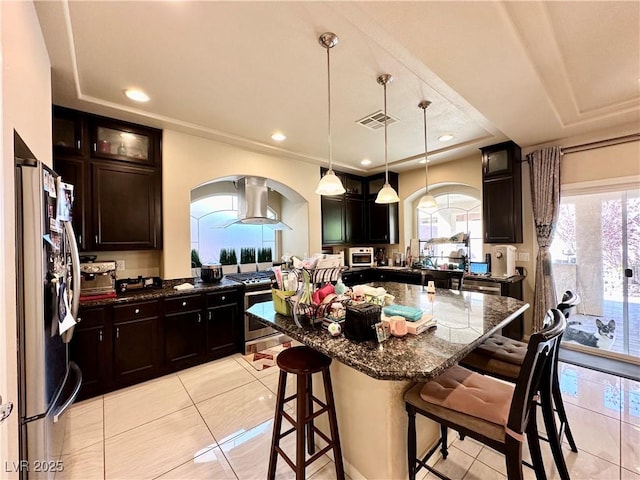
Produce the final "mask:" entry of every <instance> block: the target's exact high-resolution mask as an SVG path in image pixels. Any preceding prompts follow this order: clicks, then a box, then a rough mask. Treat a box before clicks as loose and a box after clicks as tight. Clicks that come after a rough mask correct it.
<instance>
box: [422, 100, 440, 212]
mask: <svg viewBox="0 0 640 480" xmlns="http://www.w3.org/2000/svg"><path fill="white" fill-rule="evenodd" d="M429 105H431V102H430V101H429V100H423V101H421V102H420V103H419V104H418V107H420V108H421V109H422V114H423V116H424V187H425V194H424V195H423V196H422V198H421V199H420V202H418V209H419V210H422V211H424V212H427V213H432V212H434V211H435V210H436V209H437V208H438V204H437V203H436V199H435V198H433V196H432V195H431V194H430V193H429V159H428V158H427V108H428V107H429Z"/></svg>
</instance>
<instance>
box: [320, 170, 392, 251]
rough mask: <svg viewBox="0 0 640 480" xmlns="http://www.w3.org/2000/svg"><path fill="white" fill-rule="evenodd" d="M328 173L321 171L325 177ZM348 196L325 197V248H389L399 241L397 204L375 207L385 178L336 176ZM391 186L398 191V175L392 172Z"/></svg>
mask: <svg viewBox="0 0 640 480" xmlns="http://www.w3.org/2000/svg"><path fill="white" fill-rule="evenodd" d="M325 171H326V170H325V169H321V171H320V173H321V175H324V173H325ZM336 175H337V176H338V177H339V178H340V179H341V180H342V183H343V185H344V187H345V190H346V192H345V193H344V194H343V195H335V196H323V197H322V199H321V200H320V202H321V207H322V244H323V245H344V244H347V245H356V244H389V243H397V242H398V239H399V227H398V204H391V205H379V204H376V203H375V197H376V195H377V193H378V190H380V188H382V186H383V185H384V178H385V177H384V174H382V175H374V176H372V177H366V178H365V177H359V176H357V175H349V174H346V173H341V172H336ZM389 183H390V184H391V185H392V186H393V188H395V189H396V190H397V189H398V175H397V174H396V173H394V172H389Z"/></svg>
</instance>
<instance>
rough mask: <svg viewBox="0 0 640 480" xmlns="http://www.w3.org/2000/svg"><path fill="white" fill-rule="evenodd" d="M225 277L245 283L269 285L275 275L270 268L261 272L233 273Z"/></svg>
mask: <svg viewBox="0 0 640 480" xmlns="http://www.w3.org/2000/svg"><path fill="white" fill-rule="evenodd" d="M227 278H229V279H231V280H235V281H236V282H241V283H244V284H245V285H270V284H271V280H273V279H275V275H274V274H273V272H272V271H270V270H265V271H261V272H247V273H233V274H231V275H227Z"/></svg>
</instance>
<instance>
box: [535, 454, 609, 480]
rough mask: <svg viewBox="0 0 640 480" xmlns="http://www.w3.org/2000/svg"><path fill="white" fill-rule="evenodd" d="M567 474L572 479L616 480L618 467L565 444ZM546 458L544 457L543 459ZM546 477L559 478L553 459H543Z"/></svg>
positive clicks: (552, 479)
mask: <svg viewBox="0 0 640 480" xmlns="http://www.w3.org/2000/svg"><path fill="white" fill-rule="evenodd" d="M562 450H563V452H564V458H565V462H566V463H567V470H569V476H570V477H571V478H572V479H574V480H618V479H619V478H620V467H619V466H618V465H615V464H613V463H611V462H608V461H606V460H603V459H602V458H598V457H596V456H595V455H591V454H590V453H588V452H584V451H580V452H578V453H575V452H572V451H571V450H569V449H568V448H566V446H565V447H564V448H563V449H562ZM545 460H546V459H545ZM545 466H546V467H547V468H546V472H547V477H548V479H549V480H559V479H560V474H559V473H558V471H557V470H556V468H555V465H554V464H553V461H549V462H547V461H545Z"/></svg>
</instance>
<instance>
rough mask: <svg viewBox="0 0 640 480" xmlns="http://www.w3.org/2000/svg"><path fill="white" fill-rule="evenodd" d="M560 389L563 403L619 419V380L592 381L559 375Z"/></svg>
mask: <svg viewBox="0 0 640 480" xmlns="http://www.w3.org/2000/svg"><path fill="white" fill-rule="evenodd" d="M559 380H560V391H561V392H562V399H563V403H565V404H569V403H570V404H572V405H577V406H579V407H583V408H586V409H588V410H592V411H594V412H598V413H601V414H603V415H607V416H608V417H612V418H615V419H620V400H621V396H620V393H621V392H620V382H619V381H617V379H616V380H615V381H610V382H592V381H590V380H585V379H581V378H578V377H573V376H568V375H566V374H565V375H561V376H560V379H559Z"/></svg>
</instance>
